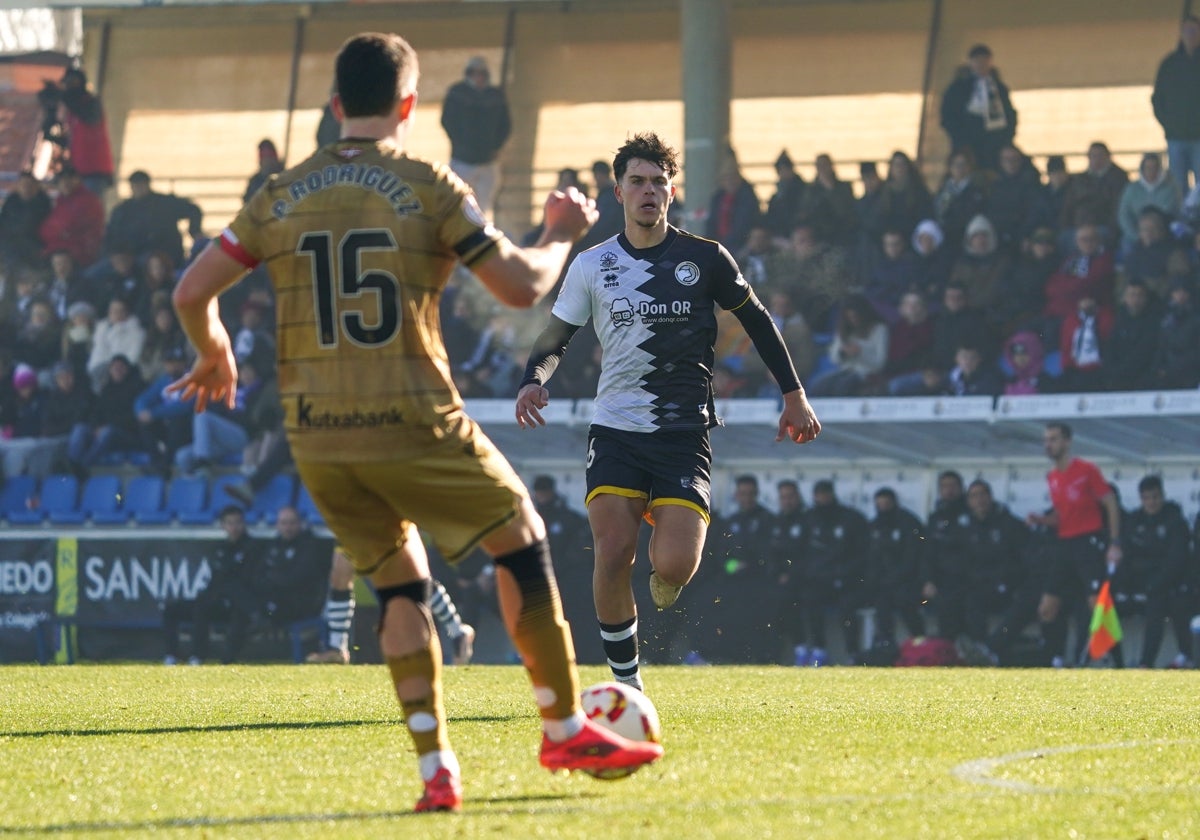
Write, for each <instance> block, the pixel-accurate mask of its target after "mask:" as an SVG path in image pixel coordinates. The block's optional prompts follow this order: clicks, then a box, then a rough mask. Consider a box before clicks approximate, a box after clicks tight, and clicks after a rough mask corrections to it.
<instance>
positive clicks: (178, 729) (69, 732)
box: [0, 715, 522, 738]
mask: <svg viewBox="0 0 1200 840" xmlns="http://www.w3.org/2000/svg"><path fill="white" fill-rule="evenodd" d="M520 717H522V716H520V715H513V716H493V715H473V716H470V717H452V718H451V719H450V723H459V722H463V723H506V722H510V721H513V720H517V719H519V718H520ZM401 725H403V724H402V722H401V721H399V720H317V721H292V722H284V721H275V722H271V723H223V724H216V725H212V726H149V727H145V728H141V729H126V728H122V729H41V730H30V731H27V732H4V731H0V738H54V737H59V738H90V737H108V736H114V735H181V734H189V733H196V732H253V731H255V730H272V729H348V728H352V727H360V726H401Z"/></svg>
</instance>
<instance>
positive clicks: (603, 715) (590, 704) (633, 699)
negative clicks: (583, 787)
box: [580, 682, 662, 779]
mask: <svg viewBox="0 0 1200 840" xmlns="http://www.w3.org/2000/svg"><path fill="white" fill-rule="evenodd" d="M580 700H581V701H582V704H583V713H584V714H585V715H587V716H588V718H589V719H591V720H592V721H594V722H595V723H598V724H599V725H601V726H603V727H604V728H605V729H609V730H611V731H613V732H615V733H617V734H618V735H621V736H622V737H625V738H628V739H629V740H631V741H652V742H654V743H656V744H657V743H659V742H660V741H661V740H662V726H661V725H660V724H659V722H658V710H656V709H655V708H654V704H653V703H651V702H650V698H649V697H647V696H646V695H645V694H643V693H642V692H640V691H638V690H637V689H636V688H631V687H630V686H627V685H623V684H621V683H619V682H602V683H596V684H595V685H593V686H589V687H588V688H585V689H584V690H583V695H582V696H581V697H580ZM635 769H636V768H635ZM633 772H634V771H633V770H604V771H594V772H592V773H591V775H593V776H595V777H596V778H597V779H620V778H624V777H625V776H628V775H630V774H631V773H633Z"/></svg>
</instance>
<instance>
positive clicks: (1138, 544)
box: [1113, 475, 1197, 668]
mask: <svg viewBox="0 0 1200 840" xmlns="http://www.w3.org/2000/svg"><path fill="white" fill-rule="evenodd" d="M1138 495H1139V497H1140V498H1141V506H1140V507H1139V508H1138V509H1137V510H1135V511H1133V512H1132V513H1131V514H1129V516H1128V518H1127V519H1126V522H1125V525H1124V527H1123V528H1122V529H1121V537H1122V543H1123V544H1124V549H1125V556H1124V558H1123V559H1122V560H1121V565H1120V566H1118V567H1117V571H1116V573H1115V574H1114V575H1113V587H1114V588H1115V589H1124V590H1127V591H1128V590H1132V592H1133V593H1134V597H1136V595H1137V594H1143V593H1144V595H1145V598H1146V635H1145V638H1144V640H1143V643H1142V654H1141V659H1140V660H1139V663H1140V666H1141V667H1143V668H1153V667H1154V663H1155V660H1156V659H1157V658H1158V649H1159V647H1160V646H1161V645H1162V639H1163V623H1164V622H1165V621H1167V620H1170V622H1171V630H1172V631H1173V632H1174V633H1175V640H1176V642H1177V643H1178V645H1179V651H1180V652H1179V655H1178V656H1177V657H1176V659H1175V662H1174V665H1175V667H1191V662H1190V658H1189V656H1188V653H1187V652H1188V651H1189V650H1190V649H1191V633H1190V630H1189V624H1190V622H1191V618H1192V613H1193V612H1194V611H1195V608H1196V605H1197V604H1196V580H1195V575H1194V570H1193V569H1192V568H1191V565H1192V564H1191V562H1190V556H1189V551H1188V548H1189V546H1188V539H1189V535H1188V526H1187V521H1186V520H1185V519H1184V518H1183V512H1182V511H1181V510H1180V508H1179V505H1178V504H1176V503H1175V502H1168V501H1164V499H1163V483H1162V478H1160V477H1159V476H1157V475H1148V476H1146V477H1145V478H1143V479H1142V480H1141V481H1140V482H1138Z"/></svg>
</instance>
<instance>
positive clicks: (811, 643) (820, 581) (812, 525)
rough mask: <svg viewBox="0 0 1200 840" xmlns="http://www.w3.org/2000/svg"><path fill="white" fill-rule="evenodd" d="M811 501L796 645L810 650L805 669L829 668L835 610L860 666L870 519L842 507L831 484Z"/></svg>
mask: <svg viewBox="0 0 1200 840" xmlns="http://www.w3.org/2000/svg"><path fill="white" fill-rule="evenodd" d="M812 500H813V506H812V508H811V509H809V511H808V512H807V514H806V515H805V518H804V532H805V540H804V549H803V552H804V564H803V565H804V577H803V581H804V582H803V592H804V598H803V600H802V602H801V605H800V614H799V616H798V618H799V622H798V623H799V626H800V628H801V630H802V635H800V636H798V637H797V641H798V642H799V643H800V645H802V646H803V647H806V648H808V650H809V654H810V655H809V660H808V663H806V664H811V665H824V664H826V663H827V662H828V661H829V654H828V652H827V648H826V644H825V611H826V609H833V610H835V611H836V612H837V616H838V621H839V622H840V623H841V625H842V634H843V638H844V640H845V643H846V651H847V653H848V654H849V656H850V659H851V660H852V661H857V658H858V654H859V643H858V633H857V627H856V624H855V610H856V609H857V608H858V606H859V600H860V599H861V597H862V586H863V574H864V563H865V561H866V554H867V541H868V537H869V535H868V530H867V518H866V517H865V516H863V515H862V514H861V513H859V512H858V511H857V510H855V509H854V508H851V507H847V506H846V505H843V504H841V503H840V502H839V501H838V499H837V495H836V493H835V492H834V487H833V482H832V481H829V480H827V479H822V480H820V481H818V482H816V483H815V484H814V485H813V491H812Z"/></svg>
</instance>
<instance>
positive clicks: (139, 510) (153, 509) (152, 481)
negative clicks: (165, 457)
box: [125, 475, 171, 525]
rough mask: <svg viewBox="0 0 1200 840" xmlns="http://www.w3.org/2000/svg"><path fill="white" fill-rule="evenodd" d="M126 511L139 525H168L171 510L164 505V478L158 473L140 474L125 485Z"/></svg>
mask: <svg viewBox="0 0 1200 840" xmlns="http://www.w3.org/2000/svg"><path fill="white" fill-rule="evenodd" d="M125 511H126V513H128V514H129V515H130V516H132V517H133V518H134V521H136V522H137V523H138V524H139V525H166V524H167V523H169V522H170V521H171V512H170V511H169V510H167V509H166V508H165V507H163V480H162V479H161V478H159V477H158V476H156V475H139V476H135V477H134V478H131V479H129V483H128V484H127V485H126V486H125Z"/></svg>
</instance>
